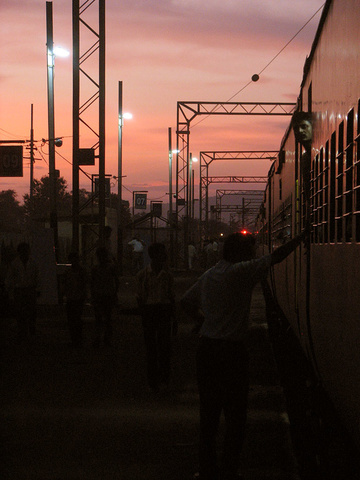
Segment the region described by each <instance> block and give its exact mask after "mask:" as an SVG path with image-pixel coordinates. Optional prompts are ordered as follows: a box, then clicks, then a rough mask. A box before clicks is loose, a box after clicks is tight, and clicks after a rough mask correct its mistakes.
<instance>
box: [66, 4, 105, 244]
mask: <svg viewBox="0 0 360 480" xmlns="http://www.w3.org/2000/svg"><path fill="white" fill-rule="evenodd" d="M94 7H97V11H95V10H94ZM72 8H73V247H72V248H73V249H74V250H75V251H78V250H79V223H80V222H79V220H80V206H79V157H80V137H82V138H88V139H89V140H88V144H87V145H84V144H83V142H82V145H81V148H90V149H93V150H95V152H96V154H95V157H96V158H98V162H99V235H100V241H101V242H103V240H104V238H103V237H104V227H105V0H83V1H82V3H80V0H73V4H72ZM93 18H95V19H97V25H96V26H94V25H92V26H91V25H90V24H92V22H93ZM80 38H81V39H83V38H84V39H85V38H86V39H87V40H86V41H87V42H88V43H87V44H86V45H85V40H84V41H83V40H82V41H80ZM94 57H95V58H94ZM94 65H96V67H95V71H94ZM94 75H95V76H94ZM94 108H96V112H97V118H98V120H97V121H95V124H93V122H94V120H93V115H92V113H91V112H92V111H93V109H94ZM82 132H83V133H82Z"/></svg>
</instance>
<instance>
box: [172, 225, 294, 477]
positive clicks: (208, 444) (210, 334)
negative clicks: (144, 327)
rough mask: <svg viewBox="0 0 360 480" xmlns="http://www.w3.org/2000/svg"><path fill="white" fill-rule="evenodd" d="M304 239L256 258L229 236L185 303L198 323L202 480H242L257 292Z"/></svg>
mask: <svg viewBox="0 0 360 480" xmlns="http://www.w3.org/2000/svg"><path fill="white" fill-rule="evenodd" d="M302 239H303V235H301V236H298V237H296V238H294V239H293V240H291V241H290V242H288V243H287V244H285V245H282V246H281V247H279V248H278V249H277V250H275V251H274V252H273V253H272V254H271V255H267V256H264V257H261V258H259V259H255V258H254V239H253V237H252V236H251V235H242V234H239V233H235V234H232V235H230V236H229V237H227V239H226V240H225V242H224V248H223V259H222V260H220V261H219V262H218V263H217V264H216V265H215V266H214V267H212V268H210V269H209V270H207V271H206V272H205V273H204V274H203V275H202V276H201V277H200V278H199V279H198V281H197V282H196V283H195V284H194V285H193V286H192V287H191V288H190V289H189V290H188V291H187V292H186V293H185V295H184V296H183V298H182V300H181V304H182V306H183V308H184V310H185V311H186V312H187V313H188V314H189V315H190V316H192V317H193V318H195V319H196V320H197V321H198V322H199V332H200V343H199V348H198V352H197V359H196V367H197V381H198V388H199V395H200V446H199V467H200V477H199V478H200V479H201V480H218V479H219V478H221V479H222V480H235V479H237V478H241V477H239V475H238V473H237V472H238V468H239V461H240V453H241V449H242V445H243V441H244V429H245V421H246V411H247V397H248V389H249V355H248V351H247V346H246V336H247V330H248V326H249V315H250V304H251V296H252V291H253V289H254V287H255V285H256V284H257V283H258V282H260V281H261V280H262V279H264V278H266V275H267V272H268V270H269V267H270V266H271V265H273V264H275V263H278V262H281V261H282V260H283V259H285V258H286V257H287V256H288V255H289V254H290V253H291V252H292V251H293V250H294V249H295V248H296V246H298V245H299V244H300V242H301V240H302ZM222 410H223V411H224V415H225V423H226V432H225V439H224V447H223V458H222V465H221V469H219V468H218V465H217V459H216V436H217V430H218V426H219V420H220V415H221V412H222ZM220 473H221V477H220Z"/></svg>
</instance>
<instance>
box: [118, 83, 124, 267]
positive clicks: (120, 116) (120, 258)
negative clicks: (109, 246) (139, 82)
mask: <svg viewBox="0 0 360 480" xmlns="http://www.w3.org/2000/svg"><path fill="white" fill-rule="evenodd" d="M122 87H123V85H122V82H121V81H120V82H119V112H118V121H119V127H118V128H119V133H118V231H117V239H118V242H117V261H118V268H119V274H120V275H121V274H122V269H123V231H122V227H123V226H122V127H123V123H124V118H123V100H122V99H123V88H122Z"/></svg>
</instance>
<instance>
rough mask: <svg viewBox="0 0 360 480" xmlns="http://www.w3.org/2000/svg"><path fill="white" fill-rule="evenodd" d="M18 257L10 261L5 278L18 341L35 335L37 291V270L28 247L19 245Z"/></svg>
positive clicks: (23, 244) (38, 293)
mask: <svg viewBox="0 0 360 480" xmlns="http://www.w3.org/2000/svg"><path fill="white" fill-rule="evenodd" d="M17 253H18V256H17V257H16V258H15V259H14V260H13V261H12V263H11V265H10V267H9V271H8V273H7V278H6V281H5V283H6V287H7V289H8V292H9V298H10V302H11V303H12V304H13V305H14V309H15V316H16V320H17V325H18V339H19V340H20V341H23V340H25V339H26V338H27V337H28V336H29V335H35V333H36V302H37V297H38V296H39V295H40V291H39V268H38V266H37V263H36V262H35V260H34V259H33V258H32V257H31V255H30V245H29V244H28V243H26V242H22V243H19V245H18V247H17Z"/></svg>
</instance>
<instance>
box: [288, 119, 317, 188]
mask: <svg viewBox="0 0 360 480" xmlns="http://www.w3.org/2000/svg"><path fill="white" fill-rule="evenodd" d="M292 124H293V129H294V135H295V138H296V140H297V141H298V142H299V143H300V144H301V145H302V146H303V148H304V151H303V153H302V155H301V159H300V170H301V173H302V177H303V185H304V191H305V193H306V197H307V198H308V197H309V196H310V180H311V178H310V174H311V146H312V137H313V117H312V114H311V113H309V112H295V113H294V115H293V118H292Z"/></svg>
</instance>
